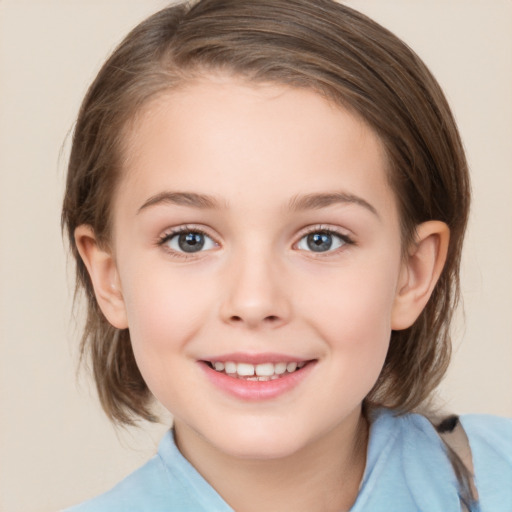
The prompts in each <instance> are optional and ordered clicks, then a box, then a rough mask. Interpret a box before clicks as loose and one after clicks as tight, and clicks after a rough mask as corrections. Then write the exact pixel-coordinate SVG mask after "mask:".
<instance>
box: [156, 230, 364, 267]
mask: <svg viewBox="0 0 512 512" xmlns="http://www.w3.org/2000/svg"><path fill="white" fill-rule="evenodd" d="M183 233H198V234H201V235H203V236H205V237H208V238H210V239H211V240H213V242H214V243H215V244H217V245H219V243H218V242H217V241H216V240H215V238H214V237H213V236H211V235H210V234H209V233H208V232H207V231H206V230H204V229H201V228H200V227H197V226H193V225H184V226H180V227H177V228H172V229H170V230H169V231H166V232H165V233H164V234H162V235H161V236H160V237H158V239H157V244H156V245H158V246H159V247H164V246H165V244H167V243H168V242H169V241H170V240H171V239H173V238H174V237H175V236H177V235H180V234H183ZM315 233H323V234H327V235H333V236H335V237H338V238H339V239H341V240H342V241H343V245H342V246H341V247H340V248H336V249H334V250H328V251H325V252H323V251H319V252H316V253H315V251H304V252H310V253H312V254H314V255H315V257H320V258H321V257H328V256H332V255H333V254H336V253H338V252H339V251H340V250H343V247H344V246H346V245H356V242H355V241H354V239H353V238H352V237H350V236H349V235H347V234H346V233H342V232H340V231H339V230H337V229H335V228H333V227H328V226H325V225H317V226H311V227H309V228H306V229H305V230H304V231H302V232H301V233H300V235H299V239H298V241H297V242H295V243H294V244H293V246H294V247H297V245H298V244H299V243H300V242H301V241H302V240H303V239H304V238H305V237H307V236H308V235H312V234H315ZM164 248H165V250H166V252H167V253H168V254H170V255H171V256H172V257H174V258H179V259H184V260H187V259H191V258H197V256H198V255H199V254H200V253H201V252H204V251H198V252H191V253H186V252H181V251H176V250H173V249H171V248H170V247H164Z"/></svg>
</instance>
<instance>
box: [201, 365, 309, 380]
mask: <svg viewBox="0 0 512 512" xmlns="http://www.w3.org/2000/svg"><path fill="white" fill-rule="evenodd" d="M207 364H208V365H209V366H210V368H212V369H213V370H215V371H217V372H219V373H224V374H226V375H228V376H229V377H232V378H235V379H244V380H248V381H259V382H265V381H269V380H276V379H280V378H282V377H283V376H285V375H287V374H290V373H294V372H296V371H297V370H300V369H301V368H303V367H304V366H305V365H306V364H307V363H306V362H305V361H300V362H280V363H260V364H250V363H235V362H233V361H226V362H222V361H215V362H214V361H208V362H207Z"/></svg>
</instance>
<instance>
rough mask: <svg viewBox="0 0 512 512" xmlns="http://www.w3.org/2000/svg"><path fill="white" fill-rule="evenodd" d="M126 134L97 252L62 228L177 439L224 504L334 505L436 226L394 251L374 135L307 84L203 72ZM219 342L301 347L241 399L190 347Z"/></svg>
mask: <svg viewBox="0 0 512 512" xmlns="http://www.w3.org/2000/svg"><path fill="white" fill-rule="evenodd" d="M128 142H129V143H128V144H127V147H128V148H129V150H128V152H127V154H126V155H125V156H126V162H127V163H126V168H125V171H124V176H123V178H122V180H121V183H120V185H119V188H118V190H117V191H116V194H115V197H114V209H113V212H114V216H113V238H112V243H111V250H107V249H105V248H101V247H99V246H98V245H97V244H96V240H95V237H94V232H93V231H92V230H91V228H90V227H88V226H80V227H79V228H78V229H77V231H76V233H75V235H76V240H77V244H78V247H79V250H80V253H81V255H82V257H83V259H84V262H85V263H86V265H87V267H88V269H89V272H90V275H91V278H92V281H93V284H94V287H95V291H96V296H97V299H98V302H99V304H100V306H101V308H102V310H103V312H104V313H105V315H106V316H107V318H108V319H109V321H110V322H111V323H112V324H113V325H114V326H116V327H118V328H126V327H129V329H130V335H131V340H132V344H133V349H134V353H135V357H136V360H137V363H138V365H139V368H140V371H141V373H142V375H143V377H144V379H145V381H146V383H147V385H148V386H149V388H150V389H151V391H152V392H153V394H154V395H155V396H156V398H157V399H158V400H159V401H160V402H161V403H162V404H163V405H164V406H165V407H166V408H167V409H168V410H169V411H171V412H172V413H173V415H174V418H175V432H176V438H177V442H178V446H179V448H180V450H181V451H182V453H183V454H184V455H185V456H186V457H187V458H188V459H189V460H190V461H191V462H192V464H193V465H194V466H195V467H196V468H197V469H198V470H199V471H200V472H201V474H203V476H204V477H205V478H206V479H207V480H208V481H209V482H210V483H211V484H212V485H213V487H214V488H215V489H216V490H217V491H218V492H219V493H220V494H221V496H223V497H224V499H225V500H226V501H227V502H228V503H229V504H230V505H231V506H232V507H233V508H235V509H236V510H237V511H251V510H295V511H299V510H308V511H311V510H322V511H324V510H325V511H328V510H337V511H339V510H348V509H349V508H350V506H351V505H352V503H353V502H354V500H355V498H356V496H357V491H358V487H359V484H360V481H361V478H362V474H363V471H364V466H365V457H366V446H367V425H366V421H365V419H364V418H363V417H362V415H361V404H362V401H363V399H364V397H365V396H366V395H367V393H368V392H369V391H370V389H371V388H372V386H373V385H374V383H375V381H376V379H377V377H378V375H379V373H380V371H381V369H382V366H383V364H384V360H385V356H386V352H387V349H388V345H389V339H390V334H391V330H392V329H403V328H406V327H408V326H410V325H411V324H412V323H413V322H414V320H415V319H416V318H417V316H418V315H419V313H420V312H421V310H422V308H423V307H424V305H425V304H426V302H427V300H428V298H429V296H430V293H431V291H432V288H433V286H434V284H435V282H436V280H437V277H438V276H439V273H440V272H441V269H442V266H443V263H444V258H445V255H446V248H447V244H448V238H449V233H448V229H447V227H446V226H445V225H444V224H442V223H440V222H427V223H425V224H422V225H421V226H419V227H418V236H417V240H416V243H415V244H414V246H413V247H411V248H410V249H409V252H408V256H407V257H406V258H403V255H402V252H403V251H402V246H401V237H400V224H399V217H398V212H397V205H396V201H395V197H394V193H393V191H392V189H391V188H390V186H389V183H388V180H387V175H386V157H385V154H384V151H383V148H382V145H381V143H380V141H379V139H378V137H377V136H376V135H375V134H374V132H373V131H372V130H371V129H370V128H369V127H368V126H367V125H366V124H365V123H364V122H363V121H362V120H360V119H359V118H357V117H356V116H354V115H353V114H351V113H349V112H348V111H346V110H343V109H342V108H340V107H339V106H335V105H333V104H331V103H329V102H327V101H326V100H325V99H324V98H322V97H321V96H320V95H318V94H316V93H315V92H313V91H310V90H305V89H300V90H299V89H293V88H289V87H286V86H280V85H275V84H274V85H269V84H265V85H253V84H248V83H245V82H243V81H241V80H239V79H237V78H234V77H229V76H224V77H223V76H216V77H213V76H212V77H206V78H205V79H204V80H201V81H197V82H195V83H193V84H189V85H188V86H186V87H184V88H182V89H180V90H177V91H174V92H171V93H169V94H166V95H165V96H162V97H160V98H158V99H156V100H154V101H152V102H151V103H150V104H149V105H148V106H147V107H146V109H145V111H144V112H143V113H142V114H141V115H140V116H139V117H138V119H137V121H136V122H135V123H134V125H133V126H132V128H131V133H130V135H129V139H128ZM333 192H335V193H336V194H338V195H337V196H336V200H332V194H333ZM169 193H171V194H176V193H188V194H199V195H201V196H203V195H207V196H208V201H205V200H202V201H200V202H197V201H195V202H194V201H190V198H191V196H186V197H187V199H184V196H177V195H169ZM166 194H167V195H166ZM312 194H320V195H323V196H322V198H321V200H319V199H318V198H317V200H316V201H312V200H311V195H312ZM325 195H330V197H331V198H330V199H328V200H327V199H326V198H325ZM194 197H195V196H194ZM308 197H309V200H308V199H307V198H308ZM301 198H302V199H301ZM304 198H306V199H304ZM178 228H182V229H189V230H191V231H194V230H200V231H204V232H205V233H206V234H207V236H208V238H206V239H205V240H206V245H205V246H204V249H203V250H201V251H199V252H196V253H183V252H179V250H180V249H179V245H178V244H177V236H174V238H172V236H173V230H176V229H178ZM326 231H329V232H332V233H333V234H332V235H331V236H332V238H331V241H332V242H333V247H334V249H332V250H328V251H325V252H315V251H313V250H311V247H310V245H308V243H307V238H306V235H307V234H308V233H310V232H316V233H318V232H326ZM166 237H167V238H166ZM162 241H164V243H162ZM228 353H229V354H231V353H244V354H249V355H254V354H261V353H279V354H288V355H291V356H293V357H296V358H297V359H306V360H310V361H311V360H312V361H314V363H313V365H312V367H311V369H310V371H309V372H308V374H307V376H306V377H305V378H303V379H302V380H301V381H300V382H299V383H298V384H297V385H296V386H295V387H293V388H292V389H291V390H289V391H287V392H286V393H283V394H281V395H279V396H277V397H274V398H272V399H268V400H256V401H254V400H253V401H251V400H243V399H240V398H238V397H234V396H231V395H228V394H226V393H225V392H224V391H223V390H220V389H218V388H217V387H216V386H215V385H213V384H212V383H211V381H209V379H207V378H206V377H205V373H204V371H203V369H202V368H201V365H200V364H199V363H198V361H200V360H205V359H208V360H215V358H218V357H220V356H221V355H222V354H228Z"/></svg>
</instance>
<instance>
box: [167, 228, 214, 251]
mask: <svg viewBox="0 0 512 512" xmlns="http://www.w3.org/2000/svg"><path fill="white" fill-rule="evenodd" d="M161 244H162V245H167V247H169V248H170V249H172V250H173V251H176V252H182V253H183V252H185V253H194V252H200V251H207V250H209V249H213V248H215V247H217V244H216V242H215V241H214V240H212V239H211V238H210V237H209V236H208V235H207V234H206V233H203V232H201V231H194V230H186V231H180V232H178V233H174V234H172V233H171V234H169V235H166V236H165V237H164V238H163V240H162V241H161Z"/></svg>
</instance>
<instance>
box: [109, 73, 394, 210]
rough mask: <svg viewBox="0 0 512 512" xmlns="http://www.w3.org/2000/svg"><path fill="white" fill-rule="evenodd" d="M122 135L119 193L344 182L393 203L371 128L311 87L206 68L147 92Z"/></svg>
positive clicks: (228, 193)
mask: <svg viewBox="0 0 512 512" xmlns="http://www.w3.org/2000/svg"><path fill="white" fill-rule="evenodd" d="M126 142H127V143H126V150H125V151H126V154H125V168H124V171H123V172H124V173H123V178H122V180H121V184H120V188H119V194H121V193H122V191H123V190H124V193H127V194H131V195H132V196H134V195H136V196H137V199H138V200H139V202H140V200H141V199H142V198H143V197H144V196H145V197H150V196H151V195H155V194H158V193H160V192H162V191H163V190H164V189H169V190H173V191H194V192H198V193H204V194H208V195H213V196H218V197H219V198H220V199H221V200H223V201H224V202H227V203H229V202H230V201H234V200H240V201H241V202H243V201H245V202H246V203H247V204H249V203H250V202H251V201H252V199H254V198H253V197H252V196H253V195H255V194H252V192H255V191H259V192H260V194H259V196H258V197H259V200H260V201H265V202H266V203H269V202H270V200H271V199H275V200H276V201H281V202H283V201H285V200H286V201H288V200H289V199H290V198H291V197H292V196H294V195H299V194H305V193H316V192H322V193H325V192H327V191H329V190H332V191H338V190H342V191H344V192H347V193H351V194H357V195H362V196H366V197H368V198H369V199H371V200H372V201H373V202H377V203H378V204H380V206H381V207H382V206H386V205H387V206H389V205H390V204H391V205H392V206H393V207H394V197H393V193H392V191H391V189H390V187H389V183H388V179H387V171H386V167H387V159H386V156H385V151H384V149H383V146H382V144H381V142H380V140H379V138H378V137H377V135H376V134H375V133H374V131H373V130H371V129H370V128H369V127H368V125H367V124H366V123H365V122H364V121H363V120H362V119H360V118H359V117H358V116H356V115H355V114H353V113H351V112H349V111H348V110H346V109H344V108H343V107H341V106H340V105H338V104H334V103H333V102H332V101H328V100H327V99H325V98H324V97H323V96H322V95H320V94H318V93H316V92H315V91H313V90H311V89H299V88H292V87H289V86H285V85H278V84H268V83H266V84H252V83H247V82H246V81H242V80H240V79H236V78H233V77H228V76H226V77H222V76H215V77H208V78H204V79H202V80H198V81H196V82H193V83H191V84H188V85H186V86H184V87H181V88H180V89H177V90H174V91H171V92H168V93H166V94H164V95H162V96H160V97H158V98H156V99H154V100H153V101H151V102H150V103H149V104H148V105H147V106H146V107H145V108H144V109H143V111H142V112H140V114H139V115H138V116H137V118H136V119H135V120H134V122H133V123H132V124H131V126H130V129H129V132H128V137H127V139H126ZM262 191H264V192H265V193H264V194H263V196H264V197H262V194H261V192H262ZM133 200H135V197H133Z"/></svg>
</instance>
